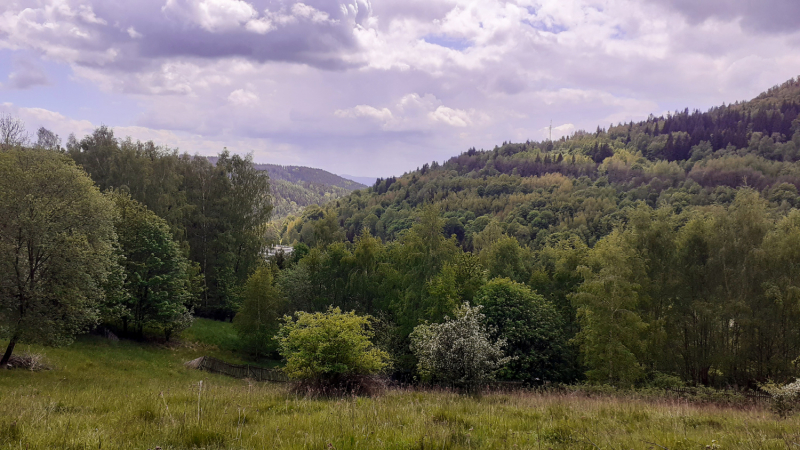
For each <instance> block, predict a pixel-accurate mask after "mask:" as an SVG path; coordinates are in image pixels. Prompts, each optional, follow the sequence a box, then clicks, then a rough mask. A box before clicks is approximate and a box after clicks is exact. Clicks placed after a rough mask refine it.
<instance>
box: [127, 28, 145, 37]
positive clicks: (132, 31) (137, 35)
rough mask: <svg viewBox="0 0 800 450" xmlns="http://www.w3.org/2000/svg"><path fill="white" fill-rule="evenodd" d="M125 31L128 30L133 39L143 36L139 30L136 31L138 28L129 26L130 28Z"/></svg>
mask: <svg viewBox="0 0 800 450" xmlns="http://www.w3.org/2000/svg"><path fill="white" fill-rule="evenodd" d="M125 31H127V32H128V36H130V37H131V39H138V38H140V37H142V33H139V32H138V31H136V28H133V27H128V29H127V30H125Z"/></svg>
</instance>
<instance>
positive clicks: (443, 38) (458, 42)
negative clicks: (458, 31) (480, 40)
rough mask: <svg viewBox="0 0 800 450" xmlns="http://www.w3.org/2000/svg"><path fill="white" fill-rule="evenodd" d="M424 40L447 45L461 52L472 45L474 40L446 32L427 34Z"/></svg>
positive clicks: (440, 45)
mask: <svg viewBox="0 0 800 450" xmlns="http://www.w3.org/2000/svg"><path fill="white" fill-rule="evenodd" d="M422 40H423V41H425V42H427V43H428V44H433V45H438V46H439V47H446V48H449V49H453V50H457V51H459V52H463V51H464V50H466V49H468V48H470V47H472V42H470V40H469V39H461V38H455V37H451V36H448V35H446V34H429V35H427V36H423V37H422Z"/></svg>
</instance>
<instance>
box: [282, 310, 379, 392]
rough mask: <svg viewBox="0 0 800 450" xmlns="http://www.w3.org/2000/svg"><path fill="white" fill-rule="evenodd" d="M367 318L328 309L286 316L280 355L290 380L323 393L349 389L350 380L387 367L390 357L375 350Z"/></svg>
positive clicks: (369, 320)
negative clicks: (309, 383) (307, 383)
mask: <svg viewBox="0 0 800 450" xmlns="http://www.w3.org/2000/svg"><path fill="white" fill-rule="evenodd" d="M371 322H372V318H371V317H370V316H359V315H356V313H355V312H353V311H351V312H349V313H343V312H342V311H341V310H340V309H339V308H328V310H327V311H326V312H324V313H307V312H298V313H295V316H294V317H291V316H285V317H284V318H283V323H282V324H281V327H280V330H279V331H278V334H277V335H276V336H275V338H276V340H277V341H278V348H279V350H278V351H279V353H280V354H281V356H283V358H284V359H285V360H286V366H285V367H284V369H283V370H284V372H285V373H286V374H287V375H288V376H289V378H291V379H294V380H300V381H304V382H313V383H319V384H315V386H316V387H317V388H319V389H321V390H323V391H326V390H327V389H331V390H332V391H335V390H337V389H338V388H340V387H344V388H347V389H348V390H351V388H353V387H354V386H351V385H350V380H353V379H360V377H369V376H371V375H375V374H378V373H380V372H381V371H383V370H384V369H386V368H387V367H388V366H389V354H388V353H386V352H385V351H383V350H380V349H378V348H376V347H375V346H374V345H373V344H372V342H371V341H370V338H371V337H372V336H373V332H372V327H371Z"/></svg>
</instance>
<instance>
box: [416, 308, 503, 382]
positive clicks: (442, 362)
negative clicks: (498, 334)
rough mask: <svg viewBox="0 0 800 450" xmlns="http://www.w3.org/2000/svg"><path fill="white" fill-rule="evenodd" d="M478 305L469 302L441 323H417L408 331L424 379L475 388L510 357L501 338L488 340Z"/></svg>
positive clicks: (487, 332)
mask: <svg viewBox="0 0 800 450" xmlns="http://www.w3.org/2000/svg"><path fill="white" fill-rule="evenodd" d="M484 319H485V317H484V315H483V314H481V306H475V307H471V306H469V303H465V304H464V305H462V306H461V307H460V308H459V309H458V311H456V318H455V319H452V320H451V319H449V318H445V322H444V323H438V324H425V325H419V326H417V327H416V328H414V331H413V332H412V333H411V336H410V338H411V351H412V352H414V355H415V356H416V357H417V360H418V361H419V362H418V365H417V370H418V371H419V373H420V375H421V376H422V378H423V380H425V381H432V382H438V383H442V384H447V385H451V386H453V387H456V388H459V389H463V390H465V391H467V392H476V391H477V390H479V389H480V388H481V387H482V386H484V385H485V384H486V383H488V382H489V381H492V380H493V379H494V377H495V374H496V373H497V371H498V370H499V369H501V368H502V367H503V366H505V364H506V363H508V362H509V361H511V360H512V359H513V358H510V357H506V356H505V355H504V354H503V347H504V346H505V345H506V342H505V340H504V339H500V340H497V341H494V342H492V341H491V339H490V333H489V330H487V329H486V326H485V325H484V324H483V323H482V322H483V321H484Z"/></svg>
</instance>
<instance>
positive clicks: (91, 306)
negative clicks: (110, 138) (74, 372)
mask: <svg viewBox="0 0 800 450" xmlns="http://www.w3.org/2000/svg"><path fill="white" fill-rule="evenodd" d="M0 217H2V220H0V336H2V337H5V338H8V339H9V345H8V348H7V350H6V353H5V355H4V356H3V358H2V360H0V364H5V363H6V362H7V361H8V358H9V357H10V356H11V353H12V352H13V349H14V346H15V345H16V344H17V343H18V342H29V343H30V342H38V343H44V344H48V345H61V344H68V343H69V342H71V341H72V339H73V337H74V336H75V334H77V333H80V332H83V331H86V330H87V328H89V327H91V326H93V325H95V324H96V323H97V321H98V320H99V315H100V309H101V304H102V303H103V302H104V301H105V299H106V288H110V289H109V290H116V289H119V286H110V285H109V283H108V279H109V275H110V274H111V272H113V271H114V270H115V266H116V264H117V259H116V257H115V255H114V247H115V245H116V236H115V234H114V226H113V218H114V206H113V203H112V202H110V201H109V199H108V198H107V197H105V196H103V195H102V194H100V192H99V191H98V190H97V188H96V187H94V186H93V185H92V181H91V180H90V179H89V177H87V176H86V174H85V173H83V172H82V171H81V170H80V169H78V168H77V167H76V166H75V164H73V163H72V162H71V161H70V160H69V159H68V158H66V157H64V156H62V155H60V154H58V153H55V152H50V151H46V150H30V149H26V150H22V149H8V150H3V151H0Z"/></svg>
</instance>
